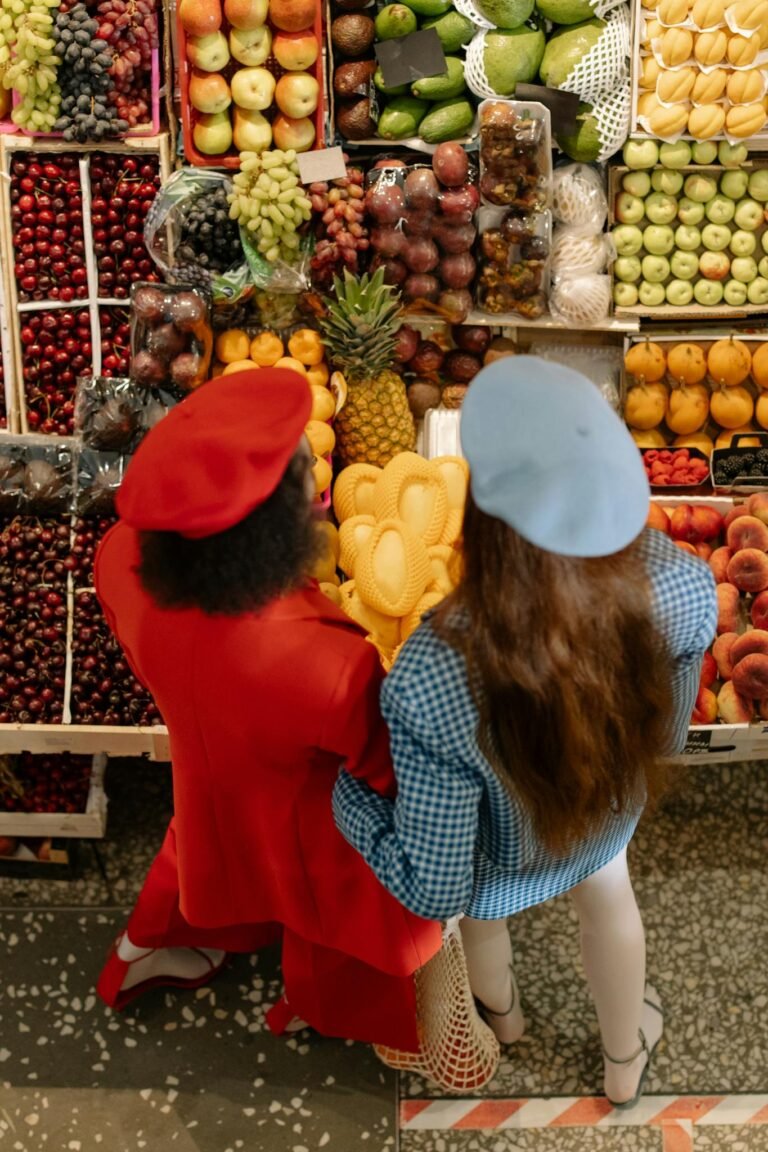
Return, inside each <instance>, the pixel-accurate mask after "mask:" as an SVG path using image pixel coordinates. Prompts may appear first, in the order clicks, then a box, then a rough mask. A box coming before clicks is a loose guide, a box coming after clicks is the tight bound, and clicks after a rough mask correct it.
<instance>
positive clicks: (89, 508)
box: [75, 448, 131, 516]
mask: <svg viewBox="0 0 768 1152" xmlns="http://www.w3.org/2000/svg"><path fill="white" fill-rule="evenodd" d="M130 459H131V458H130V456H124V455H122V454H121V453H119V452H97V451H95V450H94V449H92V448H84V449H83V450H82V451H81V452H80V454H79V456H78V459H77V489H76V492H75V511H76V513H77V514H78V515H79V516H109V515H111V514H112V513H113V512H114V507H115V496H116V495H117V490H118V488H119V487H120V484H121V483H122V479H123V476H124V474H125V469H126V468H127V467H128V464H129V462H130Z"/></svg>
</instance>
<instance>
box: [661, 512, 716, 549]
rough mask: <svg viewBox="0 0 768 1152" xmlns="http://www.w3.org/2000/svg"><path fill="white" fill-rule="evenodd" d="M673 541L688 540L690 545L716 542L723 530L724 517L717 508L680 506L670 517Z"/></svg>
mask: <svg viewBox="0 0 768 1152" xmlns="http://www.w3.org/2000/svg"><path fill="white" fill-rule="evenodd" d="M669 523H670V533H671V535H672V539H673V540H687V541H688V543H689V544H699V543H705V542H707V541H709V540H714V539H715V537H716V536H718V535H719V534H720V532H721V531H722V528H723V517H722V516H721V515H720V513H719V512H718V511H717V509H716V508H710V507H708V506H707V505H703V504H678V506H677V508H675V509H674V511H673V512H672V515H671V516H670V520H669Z"/></svg>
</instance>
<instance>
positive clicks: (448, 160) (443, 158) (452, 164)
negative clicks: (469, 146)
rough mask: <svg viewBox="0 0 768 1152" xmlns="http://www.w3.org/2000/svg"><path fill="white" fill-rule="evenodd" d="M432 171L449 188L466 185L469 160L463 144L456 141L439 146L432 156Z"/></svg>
mask: <svg viewBox="0 0 768 1152" xmlns="http://www.w3.org/2000/svg"><path fill="white" fill-rule="evenodd" d="M432 171H433V172H434V173H435V176H437V178H438V180H439V181H440V183H441V184H445V186H446V187H447V188H456V187H458V186H459V185H460V184H464V183H465V181H466V179H467V176H468V175H469V158H468V157H467V154H466V152H465V151H464V149H463V148H462V146H461V144H457V143H456V141H455V140H448V141H446V143H444V144H438V146H437V148H435V151H434V153H433V155H432Z"/></svg>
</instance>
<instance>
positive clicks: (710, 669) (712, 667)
mask: <svg viewBox="0 0 768 1152" xmlns="http://www.w3.org/2000/svg"><path fill="white" fill-rule="evenodd" d="M715 680H717V661H716V660H715V658H714V656H713V655H712V653H711V652H705V653H704V656H703V658H702V661H701V673H700V674H699V686H700V687H701V688H710V687H711V686H712V684H713V683H714V682H715Z"/></svg>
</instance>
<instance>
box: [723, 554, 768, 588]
mask: <svg viewBox="0 0 768 1152" xmlns="http://www.w3.org/2000/svg"><path fill="white" fill-rule="evenodd" d="M726 575H727V577H728V579H729V580H730V582H731V584H735V585H736V587H737V588H738V589H739V591H741V592H762V591H763V589H764V588H768V556H766V554H765V552H761V551H760V549H759V548H742V549H741V550H740V551H739V552H736V553H735V555H734V556H733V557H732V559H731V560H730V562H729V564H728V568H727V569H726Z"/></svg>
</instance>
